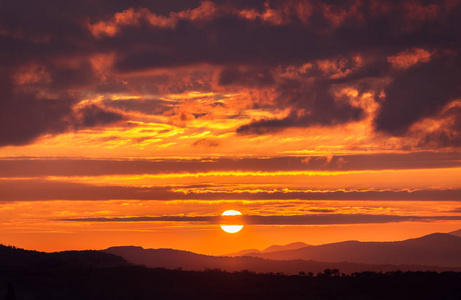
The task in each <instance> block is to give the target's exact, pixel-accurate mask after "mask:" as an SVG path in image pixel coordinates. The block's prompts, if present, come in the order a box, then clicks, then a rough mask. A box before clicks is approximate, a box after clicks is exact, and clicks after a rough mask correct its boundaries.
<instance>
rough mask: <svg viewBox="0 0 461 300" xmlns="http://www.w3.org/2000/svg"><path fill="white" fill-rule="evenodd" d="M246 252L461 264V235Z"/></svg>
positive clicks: (268, 256) (374, 261) (289, 257)
mask: <svg viewBox="0 0 461 300" xmlns="http://www.w3.org/2000/svg"><path fill="white" fill-rule="evenodd" d="M246 255H248V256H255V257H260V258H266V259H274V260H293V259H303V260H316V261H328V262H344V261H347V262H355V263H366V264H397V265H399V264H412V265H433V266H444V267H461V237H457V236H454V235H451V234H447V233H434V234H429V235H426V236H423V237H420V238H415V239H408V240H404V241H397V242H358V241H345V242H339V243H331V244H324V245H319V246H309V247H303V248H299V249H294V250H284V251H274V252H269V253H248V254H246Z"/></svg>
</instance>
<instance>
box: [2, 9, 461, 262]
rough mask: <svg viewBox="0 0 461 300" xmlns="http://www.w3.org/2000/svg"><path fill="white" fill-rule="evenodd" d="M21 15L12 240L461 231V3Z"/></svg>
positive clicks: (9, 208) (136, 241)
mask: <svg viewBox="0 0 461 300" xmlns="http://www.w3.org/2000/svg"><path fill="white" fill-rule="evenodd" d="M24 2H27V3H28V5H24V3H23V5H20V4H18V3H2V4H0V45H1V46H0V53H2V54H1V57H0V71H1V72H0V74H1V75H0V91H1V97H2V98H0V243H3V244H11V245H15V246H18V247H23V248H28V249H35V250H44V251H57V250H68V249H103V248H107V247H110V246H116V245H138V246H143V247H145V248H160V247H163V248H176V249H184V250H190V251H195V252H199V253H206V254H225V253H231V252H235V251H238V250H242V249H246V248H258V249H263V248H265V247H268V246H270V245H273V244H287V243H291V242H305V243H307V244H321V243H328V242H337V241H343V240H350V239H355V240H363V241H371V240H401V239H406V238H412V237H418V236H421V235H425V234H429V233H433V232H450V231H454V230H458V229H460V228H461V202H460V201H461V180H459V179H460V178H461V155H460V154H461V152H460V147H461V122H460V120H461V82H460V81H459V78H461V71H460V70H461V59H460V57H459V53H458V52H459V46H460V44H461V39H460V36H461V35H459V32H457V31H456V28H461V24H459V23H460V22H461V21H460V20H461V18H460V16H461V4H460V3H459V1H455V0H446V1H436V2H434V3H432V4H431V3H429V2H431V1H429V2H428V3H426V2H424V3H423V2H422V1H416V0H405V1H390V0H386V1H376V0H370V1H359V0H355V1H344V2H343V3H334V2H332V3H330V4H329V2H328V1H314V0H292V1H259V0H255V1H171V3H169V4H168V3H152V2H156V1H144V0H139V1H134V2H130V1H125V2H124V1H120V2H117V3H110V2H104V1H94V3H93V2H91V3H90V2H88V3H83V2H81V3H80V2H74V1H68V2H66V3H59V4H58V3H53V4H44V5H43V6H40V7H38V6H37V4H36V3H35V2H34V1H28V0H27V1H24ZM29 2H30V3H29ZM4 14H5V16H8V17H4V18H3V17H2V15H4ZM228 209H234V210H238V211H240V212H242V214H243V216H244V217H243V222H244V225H245V226H244V228H243V229H242V230H241V231H240V232H238V233H235V234H229V233H225V232H224V231H222V230H221V229H220V227H219V223H220V217H219V216H220V215H221V213H222V212H223V211H225V210H228Z"/></svg>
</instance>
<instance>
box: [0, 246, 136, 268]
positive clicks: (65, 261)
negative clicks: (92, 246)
mask: <svg viewBox="0 0 461 300" xmlns="http://www.w3.org/2000/svg"><path fill="white" fill-rule="evenodd" d="M128 265H130V264H129V263H128V262H127V261H126V260H125V259H123V258H122V257H119V256H116V255H113V254H110V253H104V252H101V251H96V250H85V251H63V252H54V253H46V252H39V251H33V250H24V249H20V248H16V247H11V246H5V245H1V244H0V266H14V267H28V268H36V269H41V268H44V267H55V268H56V267H73V268H76V267H78V268H84V267H116V266H128Z"/></svg>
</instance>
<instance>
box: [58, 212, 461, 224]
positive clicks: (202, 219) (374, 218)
mask: <svg viewBox="0 0 461 300" xmlns="http://www.w3.org/2000/svg"><path fill="white" fill-rule="evenodd" d="M449 220H461V216H400V215H368V214H310V215H292V216H280V215H277V216H259V215H246V216H243V217H241V220H238V221H237V222H236V224H237V223H238V224H245V225H343V224H379V223H395V222H435V221H449ZM59 221H69V222H188V223H207V224H220V223H221V222H222V221H223V220H222V217H220V216H159V217H150V216H145V217H98V218H91V217H90V218H68V219H59ZM239 222H243V223H239ZM230 223H232V222H230ZM230 223H229V224H230Z"/></svg>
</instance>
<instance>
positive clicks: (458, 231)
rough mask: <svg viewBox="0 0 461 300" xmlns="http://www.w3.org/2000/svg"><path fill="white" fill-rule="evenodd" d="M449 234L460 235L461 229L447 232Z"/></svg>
mask: <svg viewBox="0 0 461 300" xmlns="http://www.w3.org/2000/svg"><path fill="white" fill-rule="evenodd" d="M449 234H451V235H454V236H457V237H461V229H459V230H455V231H452V232H449Z"/></svg>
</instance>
